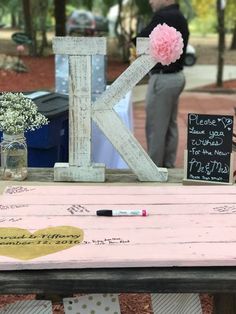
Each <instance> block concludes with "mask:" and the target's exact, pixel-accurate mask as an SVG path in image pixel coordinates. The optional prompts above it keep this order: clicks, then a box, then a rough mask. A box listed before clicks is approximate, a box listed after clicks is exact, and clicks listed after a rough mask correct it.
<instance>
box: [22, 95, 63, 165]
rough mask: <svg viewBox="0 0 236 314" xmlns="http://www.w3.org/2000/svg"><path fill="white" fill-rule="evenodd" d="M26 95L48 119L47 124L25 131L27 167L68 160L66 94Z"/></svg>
mask: <svg viewBox="0 0 236 314" xmlns="http://www.w3.org/2000/svg"><path fill="white" fill-rule="evenodd" d="M36 94H37V93H36ZM32 95H33V94H30V95H27V96H28V97H30V98H31V99H32V100H33V101H34V102H35V104H36V105H37V107H38V111H39V112H40V113H42V114H44V115H45V116H46V117H47V118H48V119H49V121H50V122H49V124H48V125H44V126H43V127H41V128H40V129H38V130H36V131H28V132H26V133H25V137H26V141H27V146H28V166H29V167H53V166H54V164H55V162H67V161H68V145H69V144H68V132H69V131H68V127H69V124H68V107H69V100H68V96H67V95H62V94H58V93H47V94H46V95H45V94H44V95H42V96H39V97H34V96H32Z"/></svg>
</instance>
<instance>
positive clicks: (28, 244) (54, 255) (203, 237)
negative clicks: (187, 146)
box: [0, 184, 236, 270]
mask: <svg viewBox="0 0 236 314" xmlns="http://www.w3.org/2000/svg"><path fill="white" fill-rule="evenodd" d="M0 200H1V207H0V208H1V211H0V227H1V228H0V254H1V255H2V256H1V259H0V269H1V270H10V269H11V270H17V269H52V268H53V269H67V268H73V269H76V268H77V269H80V268H114V267H115V268H117V267H118V268H127V267H131V268H134V267H177V266H178V267H199V266H201V267H204V266H205V267H206V266H211V267H215V266H236V255H235V252H236V219H235V218H236V205H235V204H236V194H235V187H234V186H207V187H206V186H194V187H193V186H168V185H167V186H141V185H128V186H115V185H93V186H90V185H88V186H80V185H78V184H77V185H72V186H68V185H57V186H33V185H32V186H27V185H22V186H16V187H14V186H12V187H9V188H8V189H7V190H5V194H4V195H2V196H1V199H0ZM104 208H108V209H146V210H147V211H148V213H149V215H148V216H147V217H98V216H96V210H98V209H104ZM9 230H10V231H9Z"/></svg>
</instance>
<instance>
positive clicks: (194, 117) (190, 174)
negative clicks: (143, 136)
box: [183, 113, 234, 184]
mask: <svg viewBox="0 0 236 314" xmlns="http://www.w3.org/2000/svg"><path fill="white" fill-rule="evenodd" d="M233 120H234V118H233V116H229V115H206V114H197V113H189V114H188V130H187V131H188V132H187V150H186V151H185V156H184V157H185V158H184V179H183V184H193V183H194V184H204V183H205V184H233V168H232V165H233V153H232V137H233Z"/></svg>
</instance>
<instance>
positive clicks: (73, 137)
mask: <svg viewBox="0 0 236 314" xmlns="http://www.w3.org/2000/svg"><path fill="white" fill-rule="evenodd" d="M147 47H148V39H147V38H139V39H138V43H137V52H138V54H140V56H139V57H138V58H137V59H136V60H135V61H134V62H133V63H132V64H131V65H130V66H129V68H128V69H127V70H126V71H125V72H124V73H123V74H122V75H121V76H120V77H119V78H118V79H117V80H116V81H115V82H114V83H113V84H112V85H111V86H110V88H109V89H107V90H106V91H105V92H104V93H103V94H102V95H101V97H99V98H98V100H97V101H95V103H94V104H93V106H92V101H91V73H92V69H91V62H92V61H91V58H92V55H96V54H102V55H105V54H106V40H105V38H101V37H99V38H96V37H55V38H54V39H53V50H54V52H55V53H57V54H67V55H69V91H70V93H69V163H68V164H67V163H56V164H55V167H54V180H55V181H91V182H103V181H105V165H103V164H93V163H92V162H91V119H93V121H95V123H96V124H97V125H98V127H99V128H100V129H101V130H102V131H103V133H104V134H105V135H106V136H107V138H108V139H109V140H110V141H111V143H112V144H113V145H114V147H115V148H116V149H117V151H118V152H119V153H120V155H121V156H122V157H123V159H124V160H125V161H126V163H127V164H128V165H129V167H130V168H131V169H132V170H133V172H134V173H135V174H136V175H137V176H138V179H139V180H140V181H166V180H167V176H168V172H167V169H165V168H158V167H157V166H156V165H155V164H154V163H153V161H152V160H151V159H150V157H149V156H148V154H147V153H146V152H145V151H144V149H143V148H142V146H141V145H140V144H139V143H138V141H137V140H136V139H135V137H134V136H133V135H132V133H131V132H130V131H129V130H128V129H127V128H126V126H125V125H124V124H123V123H122V121H121V119H120V118H119V116H118V115H117V114H116V112H115V111H114V110H113V107H114V106H115V104H117V103H118V102H119V101H120V100H121V98H122V97H124V96H125V95H126V93H127V92H128V91H129V90H131V89H132V88H133V87H134V86H135V85H136V84H137V83H138V82H139V81H140V80H141V79H142V78H143V77H144V76H145V75H146V74H147V73H148V72H149V71H150V69H151V68H152V67H153V66H154V65H155V64H156V61H155V60H154V59H153V58H152V57H151V56H150V55H149V52H148V48H147Z"/></svg>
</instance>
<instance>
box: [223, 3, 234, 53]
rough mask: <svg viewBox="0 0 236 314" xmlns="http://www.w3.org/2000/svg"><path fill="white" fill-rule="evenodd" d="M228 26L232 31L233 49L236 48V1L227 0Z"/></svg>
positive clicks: (226, 14) (226, 15)
mask: <svg viewBox="0 0 236 314" xmlns="http://www.w3.org/2000/svg"><path fill="white" fill-rule="evenodd" d="M225 17H226V18H225V21H226V28H227V29H228V31H230V32H232V34H233V36H232V42H231V47H230V48H231V49H234V50H236V1H235V0H227V5H226V12H225Z"/></svg>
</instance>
